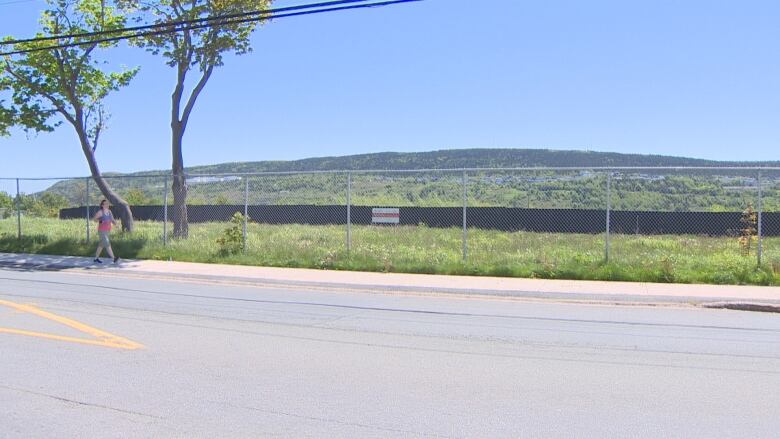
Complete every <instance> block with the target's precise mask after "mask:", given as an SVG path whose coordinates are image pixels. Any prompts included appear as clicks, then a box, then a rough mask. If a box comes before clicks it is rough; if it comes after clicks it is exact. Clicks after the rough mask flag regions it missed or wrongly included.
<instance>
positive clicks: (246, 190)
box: [244, 176, 249, 253]
mask: <svg viewBox="0 0 780 439" xmlns="http://www.w3.org/2000/svg"><path fill="white" fill-rule="evenodd" d="M248 216H249V177H248V176H247V177H244V252H245V253H246V222H247V219H248Z"/></svg>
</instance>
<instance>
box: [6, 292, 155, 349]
mask: <svg viewBox="0 0 780 439" xmlns="http://www.w3.org/2000/svg"><path fill="white" fill-rule="evenodd" d="M0 305H3V306H7V307H9V308H13V309H15V310H17V311H19V312H24V313H29V314H33V315H36V316H38V317H43V318H44V319H47V320H51V321H53V322H57V323H60V324H62V325H65V326H68V327H70V328H73V329H75V330H77V331H79V332H83V333H85V334H87V335H91V336H92V337H95V338H94V339H88V338H78V337H68V336H64V335H56V334H48V333H45V332H35V331H27V330H23V329H14V328H2V327H0V333H5V334H17V335H27V336H30V337H39V338H47V339H50V340H59V341H67V342H72V343H81V344H88V345H95V346H105V347H109V348H116V349H130V350H132V349H141V348H143V347H144V346H143V345H142V344H140V343H136V342H134V341H132V340H128V339H126V338H124V337H119V336H116V335H114V334H111V333H108V332H105V331H101V330H100V329H97V328H93V327H92V326H89V325H85V324H83V323H81V322H77V321H75V320H73V319H69V318H67V317H63V316H58V315H57V314H52V313H50V312H47V311H44V310H42V309H39V308H36V307H35V306H32V305H24V304H21V303H15V302H9V301H6V300H0Z"/></svg>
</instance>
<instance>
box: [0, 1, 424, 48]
mask: <svg viewBox="0 0 780 439" xmlns="http://www.w3.org/2000/svg"><path fill="white" fill-rule="evenodd" d="M419 1H423V0H385V1H371V0H337V1H329V2H321V3H312V4H307V5H296V6H288V7H283V8H275V9H265V10H259V11H250V12H243V13H239V14H226V15H220V16H214V17H204V18H198V19H192V20H180V21H172V22H165V23H156V24H151V25H144V26H135V27H128V28H122V29H113V30H104V31H96V32H85V33H79V34H66V35H53V36H47V37H37V38H28V39H23V40H9V41H3V42H0V45H18V44H24V43H35V42H43V41H55V40H63V39H66V40H67V39H79V38H89V37H93V36H101V35H112V34H120V35H117V36H114V37H106V38H97V39H88V40H84V41H74V42H68V43H62V44H55V45H49V46H42V47H33V48H28V49H20V50H14V51H8V52H2V53H0V56H10V55H20V54H24V53H32V52H40V51H46V50H55V49H62V48H68V47H77V46H84V45H91V44H99V43H107V42H114V41H120V40H126V39H132V38H141V37H148V36H154V35H163V34H170V33H176V32H182V31H186V30H196V29H203V28H208V27H215V26H227V25H233V24H243V23H249V22H253V21H263V20H274V19H279V18H288V17H295V16H303V15H312V14H319V13H325V12H336V11H345V10H354V9H365V8H375V7H383V6H390V5H394V4H400V3H411V2H419ZM356 3H357V4H356ZM280 12H281V13H280ZM147 29H149V30H147ZM138 31H143V32H138ZM127 32H133V33H132V34H129V35H126V33H127Z"/></svg>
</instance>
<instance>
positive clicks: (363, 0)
mask: <svg viewBox="0 0 780 439" xmlns="http://www.w3.org/2000/svg"><path fill="white" fill-rule="evenodd" d="M17 1H34V0H17ZM368 1H372V0H334V1H327V2H322V3H309V4H305V5H295V6H287V7H282V8H275V9H265V10H261V11H257V10H255V11H249V12H241V13H236V14H225V15H216V16H213V17H204V18H194V19H191V20H178V21H168V22H165V23H155V24H147V25H143V26H134V27H124V28H121V29H110V30H100V31H94V32H84V33H79V34H62V35H52V36H48V37H35V38H27V39H23V40H10V41H0V46H3V45H12V44H21V43H37V42H40V41H53V40H62V39H71V38H86V37H95V36H100V35H111V34H117V33H125V32H136V31H143V30H147V29H155V28H162V29H161V30H170V28H171V26H173V27H178V26H180V25H184V24H195V23H202V22H208V21H216V20H223V19H224V20H229V19H234V18H245V17H250V16H255V15H267V14H275V13H277V12H289V11H295V10H301V9H314V8H325V7H329V6H338V5H342V4H349V3H366V2H368ZM0 4H2V3H0Z"/></svg>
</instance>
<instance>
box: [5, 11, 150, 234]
mask: <svg viewBox="0 0 780 439" xmlns="http://www.w3.org/2000/svg"><path fill="white" fill-rule="evenodd" d="M124 23H125V19H124V17H123V16H122V15H120V14H118V13H117V12H116V11H115V9H114V8H111V7H106V6H105V5H104V4H102V3H101V1H99V0H56V1H50V2H49V6H48V9H47V10H45V11H44V12H43V14H42V16H41V19H40V26H41V28H40V30H39V31H38V33H37V34H36V37H37V38H44V37H51V36H56V35H63V34H81V33H86V32H94V31H99V30H112V29H119V28H122V27H123V26H124ZM9 40H10V38H6V41H9ZM57 41H58V40H56V39H54V40H48V41H47V40H44V41H40V40H39V41H29V42H21V43H16V44H14V45H13V46H12V47H13V49H14V50H35V49H43V48H46V47H49V46H52V45H53V44H54V43H55V42H57ZM115 45H116V44H115V43H94V42H92V43H88V44H85V45H80V46H76V47H60V48H53V49H52V48H49V49H45V50H36V51H32V52H27V53H23V54H20V55H11V56H6V57H5V58H4V59H3V60H2V62H1V63H0V69H1V70H2V71H1V72H0V92H2V91H3V89H5V90H6V92H7V93H10V94H11V101H10V102H8V103H0V133H2V132H3V130H4V127H6V128H5V130H6V131H7V127H8V126H10V125H17V126H21V127H22V128H24V129H25V130H28V131H33V132H51V131H53V130H54V129H55V128H56V127H58V126H59V125H61V124H62V122H63V121H65V122H67V123H68V124H70V125H71V126H72V127H73V129H74V130H75V131H76V135H77V136H78V140H79V144H80V145H81V150H82V152H83V154H84V157H85V158H86V160H87V164H88V165H89V170H90V173H91V175H92V178H93V179H94V181H95V183H96V184H97V186H98V187H99V188H100V191H101V193H102V194H103V196H105V197H106V199H108V200H109V201H110V202H111V203H112V204H113V205H114V206H115V208H116V209H117V216H118V217H119V218H120V219H121V220H122V228H123V229H124V230H127V231H132V229H133V216H132V212H131V211H130V206H129V205H128V203H127V202H126V201H125V200H123V199H122V198H121V197H120V196H119V195H118V194H117V193H116V192H115V191H114V190H113V189H112V188H111V186H110V185H109V183H108V182H107V181H106V180H105V179H104V178H103V176H102V174H101V171H100V168H99V167H98V163H97V157H96V151H97V148H98V144H99V141H100V135H101V134H102V132H103V131H104V130H105V129H106V122H107V120H108V112H107V111H106V108H105V106H104V105H103V102H104V100H105V98H106V96H108V94H109V93H111V92H113V91H117V90H119V89H120V88H122V87H124V86H126V85H128V84H129V82H130V81H131V80H132V78H133V77H134V76H135V74H136V73H137V69H125V70H121V71H118V72H106V71H104V70H103V69H102V67H103V66H102V62H101V60H99V59H97V57H96V51H97V50H98V49H106V48H109V47H114V46H115ZM4 48H5V49H7V48H8V46H4Z"/></svg>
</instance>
